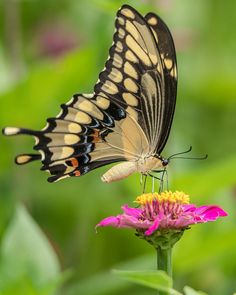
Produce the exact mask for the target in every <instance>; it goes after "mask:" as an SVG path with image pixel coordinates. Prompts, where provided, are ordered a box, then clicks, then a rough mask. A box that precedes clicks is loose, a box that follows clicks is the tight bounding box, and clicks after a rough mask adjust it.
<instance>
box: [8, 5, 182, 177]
mask: <svg viewBox="0 0 236 295" xmlns="http://www.w3.org/2000/svg"><path fill="white" fill-rule="evenodd" d="M113 39H114V40H113V41H114V42H113V45H112V46H111V48H110V50H109V58H108V60H107V62H106V64H105V69H104V70H103V71H102V72H101V73H100V75H99V80H98V82H97V84H96V85H95V87H94V92H93V93H92V94H75V95H74V96H73V97H72V99H71V100H70V101H69V102H67V103H66V104H63V105H62V106H61V108H62V110H61V112H60V113H59V115H57V116H56V117H55V118H49V119H47V122H48V123H47V125H46V127H45V128H43V129H42V130H41V131H34V130H30V129H24V128H16V127H6V128H5V129H3V133H4V134H5V135H18V134H26V135H32V136H34V137H35V139H36V143H35V146H34V149H35V150H36V151H38V152H39V153H38V154H21V155H18V156H17V157H16V163H17V164H26V163H29V162H31V161H34V160H41V161H42V164H43V166H42V168H41V170H46V171H48V172H50V174H51V176H50V177H49V178H48V181H49V182H54V181H57V180H60V179H63V178H66V177H71V176H81V175H84V174H85V173H87V172H89V171H91V170H92V169H95V168H98V167H101V166H104V165H107V164H110V163H115V162H122V163H119V164H117V165H115V166H113V167H112V168H111V169H110V170H108V171H107V172H106V173H105V174H104V175H103V176H102V180H103V181H105V182H112V181H115V180H119V179H122V178H125V177H127V176H129V175H131V174H132V173H134V172H140V173H142V174H145V175H146V174H147V173H149V172H150V171H153V170H157V169H162V168H163V167H165V166H166V165H167V164H168V160H166V159H164V158H163V157H162V156H161V152H162V150H163V148H164V146H165V144H166V141H167V138H168V135H169V132H170V128H171V123H172V119H173V114H174V109H175V102H176V91H177V65H176V54H175V47H174V42H173V39H172V36H171V33H170V31H169V29H168V28H167V26H166V24H165V23H164V22H163V21H162V20H161V19H160V17H159V16H157V15H155V14H154V13H148V14H147V15H145V16H144V17H143V16H142V15H140V14H139V13H138V12H137V11H136V10H135V9H134V8H132V7H130V6H128V5H123V6H122V7H121V8H120V9H119V10H118V12H117V16H116V21H115V33H114V37H113Z"/></svg>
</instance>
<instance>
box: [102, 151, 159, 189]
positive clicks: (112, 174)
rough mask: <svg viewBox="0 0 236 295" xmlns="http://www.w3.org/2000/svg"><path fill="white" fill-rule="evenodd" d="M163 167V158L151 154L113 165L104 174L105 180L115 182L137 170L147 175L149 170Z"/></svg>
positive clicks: (103, 178)
mask: <svg viewBox="0 0 236 295" xmlns="http://www.w3.org/2000/svg"><path fill="white" fill-rule="evenodd" d="M161 168H163V164H162V160H161V159H160V158H158V157H153V156H149V157H146V158H141V159H139V160H138V161H135V162H132V161H129V162H124V163H120V164H117V165H115V166H113V167H112V168H111V169H109V170H108V171H107V172H106V173H105V174H103V176H102V181H103V182H107V183H110V182H113V181H117V180H121V179H123V178H126V177H128V176H130V175H131V174H133V173H135V172H139V173H141V174H144V175H147V174H148V173H149V172H151V171H153V170H157V169H161Z"/></svg>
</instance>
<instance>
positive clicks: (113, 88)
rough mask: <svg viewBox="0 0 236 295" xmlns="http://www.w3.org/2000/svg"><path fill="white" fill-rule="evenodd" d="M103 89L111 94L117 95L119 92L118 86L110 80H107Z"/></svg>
mask: <svg viewBox="0 0 236 295" xmlns="http://www.w3.org/2000/svg"><path fill="white" fill-rule="evenodd" d="M101 89H102V90H103V91H105V92H107V93H109V94H116V93H117V92H118V88H117V86H116V85H115V84H114V83H113V82H111V81H109V80H106V82H105V83H104V84H103V85H102V87H101Z"/></svg>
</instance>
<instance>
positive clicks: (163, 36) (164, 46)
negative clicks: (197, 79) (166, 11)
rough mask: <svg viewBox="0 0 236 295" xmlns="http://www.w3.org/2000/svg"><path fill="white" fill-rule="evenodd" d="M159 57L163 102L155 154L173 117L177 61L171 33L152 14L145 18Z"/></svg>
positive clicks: (166, 134) (164, 140) (160, 149)
mask: <svg viewBox="0 0 236 295" xmlns="http://www.w3.org/2000/svg"><path fill="white" fill-rule="evenodd" d="M145 19H146V20H147V23H148V25H149V26H150V28H151V30H152V32H153V34H154V37H155V39H156V42H157V46H158V49H159V52H160V55H161V59H162V65H163V72H164V100H163V103H162V114H161V118H162V124H161V130H160V133H159V137H158V139H157V142H156V153H157V154H160V153H161V151H162V150H163V148H164V146H165V144H166V141H167V139H168V136H169V133H170V128H171V124H172V120H173V116H174V110H175V104H176V95H177V61H176V52H175V45H174V41H173V38H172V36H171V33H170V31H169V29H168V27H167V25H166V24H165V23H164V22H163V20H162V19H161V18H160V17H159V16H157V15H156V14H154V13H148V14H147V15H146V16H145Z"/></svg>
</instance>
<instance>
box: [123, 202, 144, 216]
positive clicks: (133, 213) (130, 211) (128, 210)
mask: <svg viewBox="0 0 236 295" xmlns="http://www.w3.org/2000/svg"><path fill="white" fill-rule="evenodd" d="M121 208H122V210H123V211H124V213H125V214H127V215H131V216H134V217H136V218H137V217H139V216H140V214H141V213H142V210H141V209H138V208H131V207H129V206H128V205H124V206H122V207H121Z"/></svg>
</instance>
